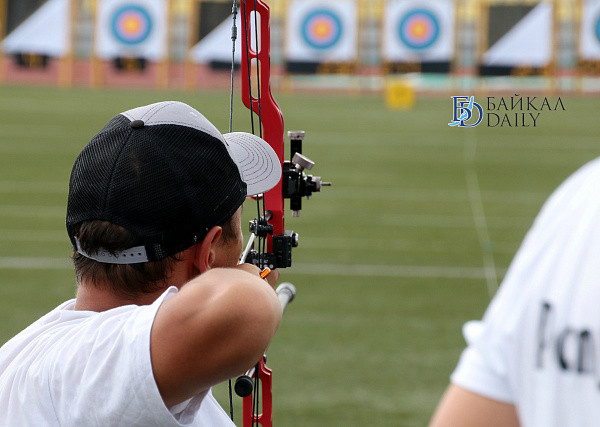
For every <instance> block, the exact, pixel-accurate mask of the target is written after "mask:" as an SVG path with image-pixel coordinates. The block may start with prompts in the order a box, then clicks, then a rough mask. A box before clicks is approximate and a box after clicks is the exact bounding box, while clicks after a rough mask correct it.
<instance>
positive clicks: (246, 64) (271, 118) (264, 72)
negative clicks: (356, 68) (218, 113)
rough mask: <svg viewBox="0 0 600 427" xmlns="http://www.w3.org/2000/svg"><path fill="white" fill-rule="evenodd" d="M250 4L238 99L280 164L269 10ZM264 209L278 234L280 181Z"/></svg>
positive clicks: (258, 1) (256, 1)
mask: <svg viewBox="0 0 600 427" xmlns="http://www.w3.org/2000/svg"><path fill="white" fill-rule="evenodd" d="M250 1H251V3H252V7H249V6H248V5H246V2H245V1H243V2H242V15H243V19H242V23H241V24H242V70H241V71H242V85H241V91H242V100H243V102H244V105H245V106H246V107H247V108H249V109H250V110H251V111H253V112H254V114H256V115H257V116H258V117H259V119H260V121H261V129H262V135H261V137H262V138H263V139H264V140H265V141H267V142H268V143H269V145H270V146H271V147H272V148H273V150H275V152H276V153H277V156H278V157H279V161H280V163H281V164H282V165H283V161H284V128H283V115H282V114H281V109H280V108H279V106H278V105H277V102H275V99H274V98H273V94H272V93H271V59H270V56H271V31H270V25H269V22H270V10H269V7H268V6H267V5H266V4H265V3H264V2H263V1H262V0H250ZM255 14H256V15H257V16H256V20H257V21H258V24H259V26H260V28H259V33H258V34H259V40H255V34H254V32H253V31H252V28H253V25H254V21H255ZM252 64H254V67H253V66H252ZM253 68H254V69H253ZM257 70H258V75H257ZM249 76H250V77H249ZM253 83H254V86H255V87H256V92H258V93H257V95H258V96H254V94H253V93H252V88H251V86H252V84H253ZM265 209H266V210H267V211H270V214H271V218H270V220H269V223H270V224H271V225H273V235H275V236H277V235H282V234H283V232H284V229H285V226H284V202H283V191H282V183H281V181H280V182H279V183H278V184H277V185H276V186H275V187H273V188H272V189H271V190H269V191H268V192H267V193H265ZM267 250H268V251H269V252H272V238H271V236H269V238H268V241H267Z"/></svg>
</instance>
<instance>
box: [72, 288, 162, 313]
mask: <svg viewBox="0 0 600 427" xmlns="http://www.w3.org/2000/svg"><path fill="white" fill-rule="evenodd" d="M165 289H166V288H165ZM165 289H161V290H159V291H157V292H155V293H151V294H146V293H144V294H139V295H136V296H124V295H118V294H116V293H115V292H113V291H111V290H109V289H99V288H97V287H95V286H92V285H86V284H85V283H81V284H79V287H78V289H77V300H76V302H75V310H84V311H106V310H110V309H111V308H116V307H121V306H123V305H130V304H135V305H150V304H152V303H153V302H154V301H155V300H156V299H157V298H158V297H159V296H160V295H161V294H162V293H163V292H164V291H165Z"/></svg>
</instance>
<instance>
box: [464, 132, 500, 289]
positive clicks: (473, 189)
mask: <svg viewBox="0 0 600 427" xmlns="http://www.w3.org/2000/svg"><path fill="white" fill-rule="evenodd" d="M474 132H475V130H474V129H473V132H467V137H466V139H465V180H466V181H467V191H468V193H469V203H470V204H471V212H472V213H473V221H475V230H476V231H477V238H478V239H479V244H480V246H481V251H482V252H481V253H482V257H483V270H484V273H485V282H486V285H487V290H488V294H489V296H490V299H491V298H492V297H493V296H494V294H495V293H496V291H497V290H498V274H497V272H496V263H495V262H494V253H493V252H492V247H491V245H492V241H491V239H490V233H489V231H488V226H487V221H486V219H485V211H484V210H483V202H482V201H481V190H480V188H479V180H478V179H477V171H476V170H475V152H476V149H477V137H476V136H475V133H474Z"/></svg>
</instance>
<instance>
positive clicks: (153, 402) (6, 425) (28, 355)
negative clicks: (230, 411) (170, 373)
mask: <svg viewBox="0 0 600 427" xmlns="http://www.w3.org/2000/svg"><path fill="white" fill-rule="evenodd" d="M175 293H177V288H174V287H172V288H169V289H168V290H167V291H165V293H163V294H162V296H161V297H160V298H158V299H157V300H156V301H155V302H154V303H153V304H152V305H149V306H137V305H128V306H123V307H118V308H115V309H112V310H108V311H105V312H100V313H96V312H91V311H75V310H73V307H74V305H75V300H71V301H67V302H66V303H64V304H61V305H60V306H59V307H57V308H56V309H54V310H53V311H51V312H50V313H48V314H47V315H45V316H44V317H42V318H41V319H39V320H38V321H37V322H35V323H33V324H32V325H31V326H29V327H28V328H27V329H25V330H24V331H22V332H21V333H19V334H18V335H17V336H16V337H14V338H13V339H11V340H10V341H8V342H7V343H6V344H5V345H4V346H3V347H2V348H0V426H2V427H29V426H31V427H40V426H43V427H49V426H52V427H54V426H62V427H67V426H73V427H81V426H85V427H96V426H97V427H113V426H126V427H131V426H140V427H149V426H160V427H167V426H174V427H175V426H182V425H184V426H204V427H216V426H219V427H221V426H222V427H231V426H233V423H232V422H231V421H230V420H229V418H228V416H227V414H226V413H225V411H223V409H222V408H221V407H220V406H219V404H218V403H217V401H216V400H215V399H214V397H213V396H212V393H211V392H210V390H209V391H207V392H204V393H202V394H200V395H198V396H196V397H194V398H192V399H190V400H189V401H187V402H184V403H183V404H179V405H176V406H175V407H173V408H170V410H169V409H168V408H167V407H166V406H165V405H164V403H163V401H162V398H161V397H160V394H159V391H158V387H157V386H156V382H155V381H154V376H153V373H152V365H151V361H150V330H151V328H152V323H153V321H154V317H155V315H156V312H157V311H158V308H159V307H160V304H161V303H162V302H163V301H164V300H165V299H166V298H169V297H170V296H172V295H174V294H175ZM199 357H200V356H199Z"/></svg>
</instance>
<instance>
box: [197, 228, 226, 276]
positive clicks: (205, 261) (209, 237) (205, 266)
mask: <svg viewBox="0 0 600 427" xmlns="http://www.w3.org/2000/svg"><path fill="white" fill-rule="evenodd" d="M222 232H223V229H222V228H221V227H219V226H218V225H216V226H214V227H213V228H211V229H210V230H209V231H208V233H206V237H205V238H204V240H202V242H201V243H200V244H199V245H198V249H197V251H196V254H195V257H194V265H195V267H196V268H197V269H198V270H199V271H200V274H202V273H204V272H205V271H208V270H210V269H211V268H212V266H213V263H214V262H215V257H216V254H215V245H216V243H217V241H218V240H219V238H220V237H221V234H222Z"/></svg>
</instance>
